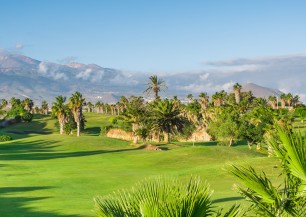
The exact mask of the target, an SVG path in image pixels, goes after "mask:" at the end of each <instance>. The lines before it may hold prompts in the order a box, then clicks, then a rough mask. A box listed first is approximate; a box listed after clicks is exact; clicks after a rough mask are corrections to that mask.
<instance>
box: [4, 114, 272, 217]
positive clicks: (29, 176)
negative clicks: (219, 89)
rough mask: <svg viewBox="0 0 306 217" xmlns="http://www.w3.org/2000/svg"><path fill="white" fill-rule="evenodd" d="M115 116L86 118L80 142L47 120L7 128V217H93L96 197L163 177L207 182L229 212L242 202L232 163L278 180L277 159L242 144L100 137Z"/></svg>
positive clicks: (5, 211) (5, 171)
mask: <svg viewBox="0 0 306 217" xmlns="http://www.w3.org/2000/svg"><path fill="white" fill-rule="evenodd" d="M109 117H110V116H103V115H99V114H93V113H87V114H86V118H87V124H86V130H85V131H84V132H83V133H82V135H81V137H79V138H77V137H75V135H69V136H61V135H59V134H58V132H57V129H56V128H55V127H54V125H55V122H56V120H53V119H51V118H50V117H48V116H38V117H36V119H34V120H33V122H31V123H28V124H25V123H21V124H17V125H15V126H11V127H8V128H5V129H1V130H0V134H3V133H5V134H9V135H11V136H12V137H13V138H14V140H13V141H10V142H4V143H0V177H1V178H0V213H1V214H0V215H1V216H15V217H18V216H31V217H36V216H37V217H38V216H47V217H48V216H50V217H51V216H54V217H67V216H94V213H93V211H92V210H93V197H94V196H96V195H105V194H108V193H111V192H113V191H116V190H117V189H122V188H130V187H131V186H133V184H134V183H136V182H137V181H139V180H142V179H144V178H147V177H152V176H160V175H165V176H176V177H180V178H182V179H184V178H186V177H189V176H190V175H194V176H200V177H202V178H203V179H204V180H207V182H208V183H210V185H211V189H213V190H214V194H213V198H214V200H215V203H216V205H220V206H225V207H229V205H230V204H233V203H235V202H237V201H239V202H241V201H243V200H241V198H240V196H239V194H237V193H236V192H235V190H233V184H234V183H236V180H235V179H234V178H233V177H231V176H230V175H229V174H228V173H227V172H226V170H225V169H224V168H225V167H226V164H227V163H229V162H231V163H234V164H244V165H247V164H248V165H252V166H254V167H256V168H258V169H262V170H265V172H266V173H267V174H269V175H270V176H271V177H276V176H277V174H278V171H276V169H275V168H274V166H275V165H276V164H277V163H276V161H275V160H274V159H270V158H267V157H266V156H265V155H263V154H261V153H257V152H256V151H255V150H249V149H248V147H247V146H246V145H242V144H240V145H237V146H234V147H223V146H216V145H215V143H213V142H208V143H195V146H194V147H193V146H192V143H176V144H170V145H166V147H167V148H168V150H167V151H149V150H144V149H138V148H137V147H136V146H133V145H131V144H130V143H129V142H127V141H122V140H117V139H110V138H106V137H105V136H102V135H101V129H103V127H104V126H105V125H109V121H108V119H109ZM25 131H26V133H25ZM18 132H21V133H19V134H16V133H18ZM42 133H43V134H42Z"/></svg>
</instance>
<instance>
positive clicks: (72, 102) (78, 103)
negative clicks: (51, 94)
mask: <svg viewBox="0 0 306 217" xmlns="http://www.w3.org/2000/svg"><path fill="white" fill-rule="evenodd" d="M84 103H85V99H84V98H83V96H82V94H81V93H80V92H78V91H77V92H75V93H74V94H72V97H70V98H69V108H70V109H71V112H72V114H73V118H74V121H75V122H76V123H77V136H80V131H81V120H82V117H83V114H82V108H83V105H84Z"/></svg>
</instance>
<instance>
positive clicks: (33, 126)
mask: <svg viewBox="0 0 306 217" xmlns="http://www.w3.org/2000/svg"><path fill="white" fill-rule="evenodd" d="M46 117H48V116H43V115H40V116H38V115H34V119H33V120H32V121H31V122H29V123H28V122H22V123H15V124H12V125H10V126H7V127H5V128H3V129H0V134H6V135H9V136H11V137H12V138H13V139H22V138H27V137H30V136H32V134H38V135H47V134H52V130H51V129H48V128H46V125H47V122H46V120H42V119H43V118H46Z"/></svg>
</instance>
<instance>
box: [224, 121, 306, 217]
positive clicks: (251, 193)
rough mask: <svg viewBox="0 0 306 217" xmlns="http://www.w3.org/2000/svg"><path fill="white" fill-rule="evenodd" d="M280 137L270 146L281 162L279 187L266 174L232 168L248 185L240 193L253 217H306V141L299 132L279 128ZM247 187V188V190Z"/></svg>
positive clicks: (271, 142)
mask: <svg viewBox="0 0 306 217" xmlns="http://www.w3.org/2000/svg"><path fill="white" fill-rule="evenodd" d="M276 129H277V134H276V135H274V136H272V137H271V138H270V139H269V140H268V141H267V143H268V145H269V146H270V147H271V150H273V151H272V152H273V154H274V155H275V156H276V157H277V158H278V159H279V160H280V166H281V168H282V174H281V176H280V177H282V178H283V180H282V184H281V185H280V186H279V187H276V186H275V185H273V183H272V182H271V181H270V180H269V179H268V178H267V176H266V174H265V173H261V174H259V173H257V172H256V171H255V170H254V169H253V168H252V167H248V168H247V167H237V166H234V165H231V166H230V168H229V171H230V172H231V173H232V174H233V175H234V176H236V177H237V178H238V179H239V180H240V181H241V182H242V183H243V185H244V187H241V186H239V187H238V190H239V192H240V193H241V194H242V195H243V196H244V197H245V198H246V199H247V200H249V201H250V202H251V203H252V205H251V206H250V210H251V211H252V212H251V213H249V214H256V215H259V216H271V217H275V216H280V217H287V216H288V217H289V216H290V217H291V216H296V217H298V216H306V141H305V137H303V136H302V135H301V134H300V133H298V132H290V131H289V130H288V129H286V128H282V127H279V126H277V127H276ZM245 187H246V188H245Z"/></svg>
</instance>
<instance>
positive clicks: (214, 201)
mask: <svg viewBox="0 0 306 217" xmlns="http://www.w3.org/2000/svg"><path fill="white" fill-rule="evenodd" d="M242 199H244V198H243V197H224V198H219V199H216V200H213V203H223V202H229V201H237V200H242Z"/></svg>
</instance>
